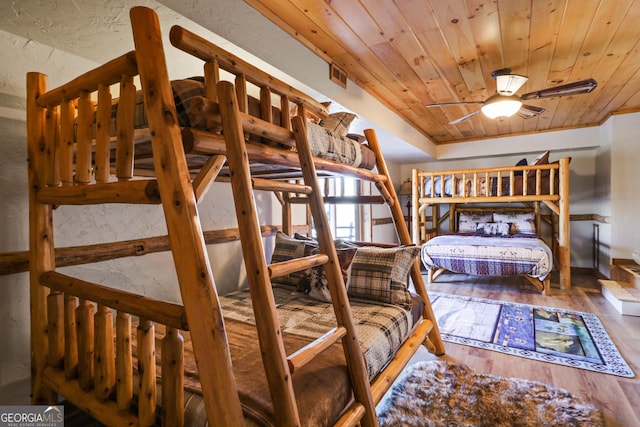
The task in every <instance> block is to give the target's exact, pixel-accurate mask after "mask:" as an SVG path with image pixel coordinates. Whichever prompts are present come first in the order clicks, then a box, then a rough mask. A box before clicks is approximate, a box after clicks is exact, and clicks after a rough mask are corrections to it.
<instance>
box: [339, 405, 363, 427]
mask: <svg viewBox="0 0 640 427" xmlns="http://www.w3.org/2000/svg"><path fill="white" fill-rule="evenodd" d="M364 411H365V409H364V405H362V403H360V402H354V403H353V404H352V405H351V406H349V408H348V409H347V411H346V412H345V413H344V414H342V416H341V417H340V419H339V420H338V421H336V423H335V424H334V426H357V425H358V423H359V422H360V420H361V419H362V417H363V416H364Z"/></svg>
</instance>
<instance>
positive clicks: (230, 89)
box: [217, 81, 300, 426]
mask: <svg viewBox="0 0 640 427" xmlns="http://www.w3.org/2000/svg"><path fill="white" fill-rule="evenodd" d="M217 93H218V100H219V102H220V111H221V116H222V127H223V129H224V139H225V143H226V146H227V162H228V165H229V170H230V175H231V188H232V192H233V199H234V204H235V209H236V215H237V218H238V228H239V230H240V241H241V242H242V254H243V257H244V262H245V264H246V270H247V281H248V283H249V291H250V294H251V302H252V305H253V312H254V315H255V319H256V329H257V332H258V341H259V345H260V350H261V353H262V355H263V364H264V369H265V374H266V377H267V382H268V385H269V390H270V393H271V398H272V401H273V407H274V414H275V417H276V424H278V425H283V426H290V425H298V424H299V423H300V416H299V413H298V407H297V404H296V400H295V393H294V390H293V382H292V378H291V372H290V370H289V365H288V363H287V357H286V352H285V348H284V343H283V340H282V333H281V330H280V325H279V322H278V318H277V313H276V308H275V300H274V296H273V291H272V289H271V280H270V278H269V272H268V268H267V264H266V260H265V259H264V249H263V246H262V245H263V244H262V237H261V234H260V232H259V227H258V217H257V213H256V207H255V199H254V197H253V190H252V184H251V173H250V170H249V160H248V158H247V155H246V150H245V140H244V132H243V129H242V125H241V119H240V117H239V115H240V113H239V112H240V110H239V105H238V101H237V98H236V94H235V89H234V86H233V84H231V83H229V82H225V81H222V82H219V83H218V85H217Z"/></svg>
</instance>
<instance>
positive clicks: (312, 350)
mask: <svg viewBox="0 0 640 427" xmlns="http://www.w3.org/2000/svg"><path fill="white" fill-rule="evenodd" d="M346 334H347V329H346V328H345V327H344V326H338V327H337V328H333V329H332V330H330V331H329V332H327V333H326V334H324V335H323V336H321V337H320V338H318V339H316V340H315V341H313V342H311V343H309V344H307V345H305V346H304V347H302V348H301V349H300V350H298V351H296V352H295V353H293V354H292V355H290V356H289V357H287V360H288V362H289V369H290V370H291V373H292V374H293V373H294V372H295V371H296V369H299V368H301V367H303V366H304V365H306V364H307V363H309V362H310V361H311V360H313V358H314V357H316V356H317V355H319V354H320V353H322V352H323V351H325V350H326V349H328V348H329V347H331V346H332V345H333V344H335V343H336V342H337V341H338V340H340V339H342V338H343V337H344V336H345V335H346Z"/></svg>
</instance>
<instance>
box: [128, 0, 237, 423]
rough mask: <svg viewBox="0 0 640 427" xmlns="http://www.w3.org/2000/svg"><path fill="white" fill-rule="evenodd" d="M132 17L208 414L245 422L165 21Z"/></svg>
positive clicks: (140, 13)
mask: <svg viewBox="0 0 640 427" xmlns="http://www.w3.org/2000/svg"><path fill="white" fill-rule="evenodd" d="M130 17H131V26H132V30H133V39H134V44H135V47H136V55H137V62H138V70H139V72H140V81H141V83H142V88H143V93H144V102H145V107H146V109H147V115H148V120H149V129H150V130H151V144H152V149H153V160H154V166H155V172H156V175H157V180H158V190H159V192H160V196H161V199H162V206H163V209H164V214H165V219H166V223H167V230H168V235H169V240H170V242H171V249H172V254H173V259H174V263H175V268H176V274H177V277H178V283H179V286H180V293H181V296H182V301H183V304H184V307H185V310H186V313H187V319H188V321H189V326H190V328H191V339H192V342H193V350H194V354H195V357H196V361H197V364H198V371H199V373H200V382H201V385H202V392H203V399H204V402H205V407H206V411H207V416H208V417H209V418H210V419H215V420H216V421H217V422H219V423H220V424H221V425H242V423H243V422H244V421H243V420H244V418H243V415H242V408H241V406H240V399H239V396H238V391H237V385H236V380H235V377H234V374H233V366H232V363H231V355H230V351H229V343H228V340H227V334H226V329H225V326H224V319H223V317H222V310H221V308H220V303H219V300H218V295H217V290H216V286H215V281H214V278H213V273H212V271H211V266H210V264H209V259H208V256H207V248H206V245H205V242H204V237H203V233H202V228H201V224H200V220H199V215H198V209H197V201H196V197H195V194H194V191H193V186H192V183H191V178H190V173H189V170H188V168H187V163H186V159H185V153H184V148H183V145H182V139H181V132H180V128H179V126H178V117H177V113H176V107H175V104H174V100H173V93H172V90H171V85H170V82H169V76H168V73H167V67H166V62H165V54H164V48H163V46H162V36H161V31H160V24H159V22H158V17H157V15H156V14H155V12H153V10H151V9H149V8H146V7H134V8H132V9H131V11H130ZM220 390H225V392H224V393H220V392H219V391H220Z"/></svg>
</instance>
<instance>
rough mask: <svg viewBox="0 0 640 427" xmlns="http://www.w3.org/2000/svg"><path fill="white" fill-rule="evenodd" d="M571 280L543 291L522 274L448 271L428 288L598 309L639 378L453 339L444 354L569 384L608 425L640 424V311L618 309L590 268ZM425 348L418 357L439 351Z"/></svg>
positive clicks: (509, 373)
mask: <svg viewBox="0 0 640 427" xmlns="http://www.w3.org/2000/svg"><path fill="white" fill-rule="evenodd" d="M572 281H573V285H572V289H570V290H568V291H562V290H560V289H559V288H557V287H553V283H554V282H555V283H556V284H557V278H556V280H555V281H554V280H553V277H552V295H551V296H544V295H542V294H540V293H539V292H538V291H536V290H535V289H534V288H533V286H532V285H530V284H529V283H528V282H527V280H526V279H525V278H522V277H510V278H482V277H473V276H467V275H454V274H443V275H442V276H440V277H438V279H437V280H436V282H435V283H432V284H427V289H428V291H430V292H441V293H448V294H457V295H466V296H474V297H480V298H489V299H495V300H504V301H513V302H519V303H525V304H536V305H543V306H550V307H558V308H564V309H569V310H577V311H586V312H590V313H594V314H596V315H597V316H598V317H599V318H600V321H601V322H602V323H603V325H604V327H605V329H606V330H607V332H608V333H609V335H610V336H611V339H612V340H613V342H614V343H615V344H616V346H617V347H618V350H619V351H620V353H621V354H622V356H623V357H624V359H625V360H626V362H627V364H628V365H629V366H630V367H631V369H632V370H633V371H634V373H635V374H636V376H635V377H634V378H622V377H618V376H614V375H608V374H602V373H598V372H591V371H586V370H583V369H577V368H571V367H565V366H560V365H555V364H551V363H545V362H539V361H535V360H529V359H524V358H521V357H517V356H510V355H506V354H502V353H498V352H495V351H489V350H482V349H479V348H474V347H469V346H464V345H458V344H452V343H448V342H445V348H446V355H445V356H442V358H443V359H446V360H450V361H455V362H458V363H464V364H466V365H467V366H469V367H470V368H472V369H474V370H475V371H477V372H481V373H492V374H497V375H501V376H505V377H519V378H527V379H531V380H536V381H541V382H544V383H547V384H553V385H555V386H558V387H562V388H564V389H567V390H569V391H570V392H572V393H573V394H575V395H579V396H582V397H584V398H585V399H588V400H589V401H590V402H591V403H592V404H594V405H595V406H597V407H598V408H600V409H601V410H602V412H603V415H604V417H605V425H606V426H607V427H617V426H620V427H631V426H640V317H633V316H623V315H621V314H620V313H619V312H618V311H616V309H615V308H614V307H613V306H612V305H611V304H610V303H609V302H608V301H607V300H606V299H605V298H604V296H603V295H602V294H601V293H600V285H599V284H598V282H597V277H596V276H595V275H594V274H592V273H590V272H588V271H586V272H585V271H581V272H577V273H572ZM556 286H557V285H556ZM425 353H426V352H425ZM425 353H421V355H418V356H417V358H418V359H419V358H421V357H423V358H424V359H432V358H434V357H435V356H433V355H430V354H428V353H427V354H425Z"/></svg>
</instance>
